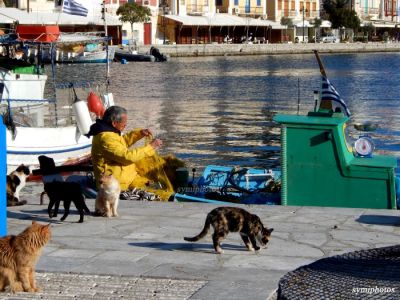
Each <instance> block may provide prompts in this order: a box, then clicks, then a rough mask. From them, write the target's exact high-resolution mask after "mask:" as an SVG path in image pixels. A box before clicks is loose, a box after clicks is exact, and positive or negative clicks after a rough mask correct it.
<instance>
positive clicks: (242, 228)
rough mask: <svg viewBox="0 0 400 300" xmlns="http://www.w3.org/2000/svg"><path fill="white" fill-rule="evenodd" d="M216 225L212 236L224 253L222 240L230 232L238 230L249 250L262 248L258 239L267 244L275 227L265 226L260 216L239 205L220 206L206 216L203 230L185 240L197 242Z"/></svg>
mask: <svg viewBox="0 0 400 300" xmlns="http://www.w3.org/2000/svg"><path fill="white" fill-rule="evenodd" d="M210 225H212V226H213V227H214V234H213V236H212V239H213V243H214V249H215V251H216V252H217V253H223V251H222V248H221V245H220V242H221V241H222V240H223V239H224V238H225V237H226V236H227V235H228V233H229V232H238V231H239V233H240V236H241V237H242V240H243V242H244V244H245V245H246V247H247V249H248V250H249V251H254V250H256V251H257V250H260V247H259V246H257V242H256V240H258V242H259V243H260V244H261V245H262V246H266V245H267V243H268V241H269V239H270V238H271V232H272V231H273V230H274V229H273V228H271V229H268V228H266V227H264V225H263V224H262V222H261V220H260V218H259V217H258V216H256V215H253V214H251V213H249V212H247V211H246V210H244V209H242V208H239V207H218V208H215V209H213V210H212V211H210V212H209V213H208V215H207V218H206V223H205V225H204V228H203V230H202V231H201V232H200V233H199V234H198V235H197V236H195V237H185V238H184V239H185V241H188V242H197V241H198V240H200V239H202V238H203V237H205V236H206V235H207V233H208V231H209V230H210Z"/></svg>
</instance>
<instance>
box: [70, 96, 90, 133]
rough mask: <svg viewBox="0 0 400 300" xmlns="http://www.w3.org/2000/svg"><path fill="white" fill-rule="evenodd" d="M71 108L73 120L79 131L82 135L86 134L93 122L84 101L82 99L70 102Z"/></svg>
mask: <svg viewBox="0 0 400 300" xmlns="http://www.w3.org/2000/svg"><path fill="white" fill-rule="evenodd" d="M72 109H73V111H74V114H75V120H76V124H77V125H78V128H79V131H80V132H81V134H82V135H85V134H87V133H88V132H89V130H90V126H91V125H92V123H93V122H92V118H91V117H90V112H89V108H88V106H87V104H86V102H85V101H83V100H80V101H76V102H74V104H72Z"/></svg>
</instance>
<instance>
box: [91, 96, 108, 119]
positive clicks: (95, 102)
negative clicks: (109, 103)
mask: <svg viewBox="0 0 400 300" xmlns="http://www.w3.org/2000/svg"><path fill="white" fill-rule="evenodd" d="M87 102H88V108H89V111H91V112H92V113H94V114H96V116H97V117H98V118H101V117H103V115H104V111H105V109H104V105H103V102H101V99H100V97H99V96H97V95H96V94H95V93H93V92H90V93H89V96H88V98H87Z"/></svg>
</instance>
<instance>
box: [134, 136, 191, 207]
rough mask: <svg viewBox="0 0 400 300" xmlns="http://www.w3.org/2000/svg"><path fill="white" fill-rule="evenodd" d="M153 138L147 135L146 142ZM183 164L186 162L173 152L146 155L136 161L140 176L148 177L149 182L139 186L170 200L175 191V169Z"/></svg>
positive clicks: (165, 199)
mask: <svg viewBox="0 0 400 300" xmlns="http://www.w3.org/2000/svg"><path fill="white" fill-rule="evenodd" d="M152 139H153V137H152V136H149V137H146V139H145V144H146V145H147V144H148V143H150V142H151V140H152ZM183 166H185V163H184V162H183V161H181V160H180V159H178V158H177V157H175V156H174V155H171V154H170V155H167V156H164V157H162V156H160V155H159V154H158V153H156V154H155V155H153V156H150V157H146V158H144V159H142V160H140V161H138V162H137V163H136V170H137V172H138V174H139V176H140V177H143V178H146V179H147V180H145V181H146V183H147V184H145V185H144V186H138V187H140V188H143V189H145V190H146V191H149V192H152V193H154V194H156V195H158V196H160V198H161V199H162V200H163V201H168V199H169V198H170V197H171V196H172V194H173V193H174V185H175V171H176V169H177V168H180V167H183Z"/></svg>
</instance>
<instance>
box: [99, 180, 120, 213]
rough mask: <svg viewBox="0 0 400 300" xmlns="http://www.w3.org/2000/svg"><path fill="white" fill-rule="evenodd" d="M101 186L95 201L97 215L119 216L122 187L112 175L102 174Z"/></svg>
mask: <svg viewBox="0 0 400 300" xmlns="http://www.w3.org/2000/svg"><path fill="white" fill-rule="evenodd" d="M99 182H100V188H99V192H98V193H97V197H96V202H95V215H97V216H103V217H108V218H109V217H118V213H117V209H118V203H119V194H120V193H121V188H120V185H119V182H118V180H117V179H115V177H114V176H112V175H106V174H102V175H101V177H100V180H99Z"/></svg>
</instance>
